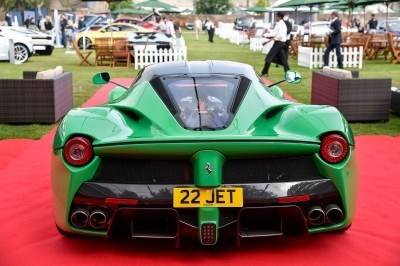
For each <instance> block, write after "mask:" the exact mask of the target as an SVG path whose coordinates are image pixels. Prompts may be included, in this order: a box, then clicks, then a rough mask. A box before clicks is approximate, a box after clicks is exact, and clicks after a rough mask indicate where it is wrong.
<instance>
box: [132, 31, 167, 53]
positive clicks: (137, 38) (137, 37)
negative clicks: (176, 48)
mask: <svg viewBox="0 0 400 266" xmlns="http://www.w3.org/2000/svg"><path fill="white" fill-rule="evenodd" d="M126 39H127V40H128V42H129V43H132V44H139V45H146V44H147V45H156V46H157V49H169V48H171V47H172V45H173V42H174V38H169V37H167V36H165V34H163V33H159V32H150V33H143V32H132V33H129V34H128V35H126Z"/></svg>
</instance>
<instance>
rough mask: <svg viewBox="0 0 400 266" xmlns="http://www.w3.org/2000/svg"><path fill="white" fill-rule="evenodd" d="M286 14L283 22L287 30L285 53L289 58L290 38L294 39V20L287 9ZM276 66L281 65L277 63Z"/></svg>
mask: <svg viewBox="0 0 400 266" xmlns="http://www.w3.org/2000/svg"><path fill="white" fill-rule="evenodd" d="M284 14H285V15H284V17H283V22H285V24H286V32H287V36H286V47H285V53H286V57H287V58H289V46H290V40H291V39H292V35H291V34H290V33H291V32H292V29H293V25H294V21H293V19H291V18H290V17H289V12H287V11H286V12H285V13H284ZM276 67H279V65H278V64H276Z"/></svg>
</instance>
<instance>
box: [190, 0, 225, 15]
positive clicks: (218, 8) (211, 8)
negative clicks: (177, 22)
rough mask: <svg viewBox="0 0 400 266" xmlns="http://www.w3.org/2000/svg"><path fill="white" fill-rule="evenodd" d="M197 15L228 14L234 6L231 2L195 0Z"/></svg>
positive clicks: (223, 0)
mask: <svg viewBox="0 0 400 266" xmlns="http://www.w3.org/2000/svg"><path fill="white" fill-rule="evenodd" d="M194 6H195V9H196V14H226V13H227V12H228V11H229V10H230V9H231V8H232V7H233V5H232V4H231V3H230V2H229V0H195V2H194Z"/></svg>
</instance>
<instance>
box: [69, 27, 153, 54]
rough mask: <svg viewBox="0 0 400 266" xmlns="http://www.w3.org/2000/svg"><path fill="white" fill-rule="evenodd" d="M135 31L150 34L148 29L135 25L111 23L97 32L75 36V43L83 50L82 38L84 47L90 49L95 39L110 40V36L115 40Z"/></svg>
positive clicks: (87, 32)
mask: <svg viewBox="0 0 400 266" xmlns="http://www.w3.org/2000/svg"><path fill="white" fill-rule="evenodd" d="M135 31H140V32H151V30H149V29H145V28H142V27H140V26H137V25H135V24H127V23H111V25H107V26H104V27H102V28H101V29H99V30H97V31H85V32H79V33H78V34H77V35H76V36H75V41H76V42H77V44H78V46H79V48H80V49H82V48H83V36H84V35H85V38H86V47H91V46H92V45H93V44H95V39H96V38H103V37H105V38H111V34H112V36H113V37H115V38H121V37H126V35H127V34H129V33H131V32H135Z"/></svg>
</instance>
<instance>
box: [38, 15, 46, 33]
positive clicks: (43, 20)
mask: <svg viewBox="0 0 400 266" xmlns="http://www.w3.org/2000/svg"><path fill="white" fill-rule="evenodd" d="M45 21H46V19H45V18H44V17H42V16H40V17H39V21H38V24H37V26H38V28H39V30H40V31H41V32H45V31H46V29H45V27H44V22H45Z"/></svg>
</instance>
